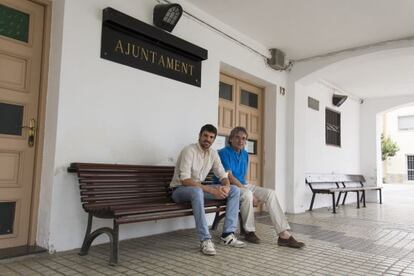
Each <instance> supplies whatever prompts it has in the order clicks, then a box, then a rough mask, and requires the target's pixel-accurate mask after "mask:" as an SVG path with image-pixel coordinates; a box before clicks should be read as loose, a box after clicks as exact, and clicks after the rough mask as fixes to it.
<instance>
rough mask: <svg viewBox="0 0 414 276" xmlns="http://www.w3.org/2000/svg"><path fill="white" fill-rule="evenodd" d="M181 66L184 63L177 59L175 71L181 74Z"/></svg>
mask: <svg viewBox="0 0 414 276" xmlns="http://www.w3.org/2000/svg"><path fill="white" fill-rule="evenodd" d="M181 64H182V63H181V62H180V61H179V60H178V59H176V60H175V62H174V70H175V71H177V72H180V71H181V70H180V65H181Z"/></svg>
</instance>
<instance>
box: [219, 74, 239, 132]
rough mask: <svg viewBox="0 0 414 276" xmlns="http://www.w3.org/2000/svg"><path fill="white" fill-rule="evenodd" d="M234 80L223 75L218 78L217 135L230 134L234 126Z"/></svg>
mask: <svg viewBox="0 0 414 276" xmlns="http://www.w3.org/2000/svg"><path fill="white" fill-rule="evenodd" d="M235 89H236V80H235V79H233V78H230V77H228V76H225V75H221V76H220V89H219V102H220V103H219V121H218V131H219V133H227V132H228V133H230V131H231V130H232V129H233V128H234V127H235V126H236V125H235V123H236V116H235V114H236V107H235V104H234V103H235Z"/></svg>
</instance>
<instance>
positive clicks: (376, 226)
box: [0, 185, 414, 276]
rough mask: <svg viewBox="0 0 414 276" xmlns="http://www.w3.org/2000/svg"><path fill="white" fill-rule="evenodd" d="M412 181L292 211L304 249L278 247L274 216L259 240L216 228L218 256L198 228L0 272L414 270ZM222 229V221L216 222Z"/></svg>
mask: <svg viewBox="0 0 414 276" xmlns="http://www.w3.org/2000/svg"><path fill="white" fill-rule="evenodd" d="M413 199H414V185H413V186H409V185H393V186H390V185H387V186H386V187H385V190H384V204H383V205H379V204H375V203H368V204H367V207H366V208H361V209H356V208H355V206H354V205H348V206H346V207H342V206H341V207H340V208H339V209H338V213H337V214H332V213H331V212H330V210H328V208H321V209H317V210H314V211H313V212H306V213H303V214H298V215H289V216H288V219H289V222H290V223H291V226H292V230H293V232H294V235H295V237H296V238H297V239H299V240H302V241H304V242H305V243H306V247H305V248H303V249H300V250H297V249H291V248H285V247H279V246H277V244H276V236H275V234H274V233H273V230H272V228H271V226H270V219H269V218H268V217H267V216H262V217H259V218H258V219H257V222H258V223H257V234H258V236H259V237H260V238H261V239H262V243H261V244H259V245H255V244H248V246H247V247H246V248H242V249H237V248H228V247H225V246H223V245H220V244H219V235H220V234H221V233H220V231H215V232H213V235H214V241H215V243H216V249H217V256H204V255H202V254H201V253H200V251H199V242H198V241H197V238H196V235H195V232H194V230H193V229H190V230H181V231H175V232H171V233H166V234H161V235H155V236H150V237H143V238H137V239H132V240H127V241H122V242H121V243H120V263H119V265H118V266H116V267H111V266H109V265H108V263H107V262H108V256H109V246H108V245H107V244H105V245H99V246H94V247H92V248H91V251H90V254H89V255H88V256H84V257H80V256H78V254H77V253H78V250H74V251H68V252H63V253H57V254H54V255H49V254H47V253H43V254H38V255H33V256H29V257H25V258H20V259H13V260H3V261H0V275H2V276H3V275H4V276H5V275H91V276H92V275H112V276H114V275H414V215H413V214H414V204H413ZM219 229H221V226H219Z"/></svg>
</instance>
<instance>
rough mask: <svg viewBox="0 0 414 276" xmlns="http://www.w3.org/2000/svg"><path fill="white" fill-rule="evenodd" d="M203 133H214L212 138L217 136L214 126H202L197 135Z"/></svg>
mask: <svg viewBox="0 0 414 276" xmlns="http://www.w3.org/2000/svg"><path fill="white" fill-rule="evenodd" d="M204 131H207V132H210V133H214V136H217V128H216V127H215V126H213V125H210V124H207V125H204V126H203V127H202V128H201V129H200V133H199V134H198V135H200V136H201V134H202V133H203V132H204Z"/></svg>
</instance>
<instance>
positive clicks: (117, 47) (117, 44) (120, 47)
mask: <svg viewBox="0 0 414 276" xmlns="http://www.w3.org/2000/svg"><path fill="white" fill-rule="evenodd" d="M118 49H119V50H120V52H121V53H122V54H123V53H124V48H122V41H121V40H120V39H118V42H117V43H116V46H115V52H118Z"/></svg>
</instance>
